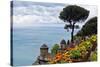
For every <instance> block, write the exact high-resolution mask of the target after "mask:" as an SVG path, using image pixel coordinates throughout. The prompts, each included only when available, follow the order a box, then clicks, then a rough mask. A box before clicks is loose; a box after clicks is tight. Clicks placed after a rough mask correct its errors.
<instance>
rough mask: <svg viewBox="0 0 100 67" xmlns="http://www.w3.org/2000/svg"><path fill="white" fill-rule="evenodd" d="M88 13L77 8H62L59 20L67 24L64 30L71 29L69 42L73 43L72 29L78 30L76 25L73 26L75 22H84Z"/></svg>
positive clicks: (75, 6) (71, 6) (70, 6)
mask: <svg viewBox="0 0 100 67" xmlns="http://www.w3.org/2000/svg"><path fill="white" fill-rule="evenodd" d="M88 15H89V11H88V10H86V9H84V8H82V7H80V6H77V5H69V6H67V7H65V8H63V11H61V12H60V16H59V18H60V19H61V20H63V21H64V22H67V23H68V24H66V25H65V27H64V28H65V29H71V30H72V31H71V41H72V42H73V34H74V29H77V28H79V26H78V25H75V24H76V23H77V22H80V21H84V20H86V19H87V17H88Z"/></svg>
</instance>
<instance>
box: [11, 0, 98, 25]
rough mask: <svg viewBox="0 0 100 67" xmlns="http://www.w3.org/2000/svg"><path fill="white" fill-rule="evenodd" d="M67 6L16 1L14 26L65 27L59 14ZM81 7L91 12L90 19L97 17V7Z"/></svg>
mask: <svg viewBox="0 0 100 67" xmlns="http://www.w3.org/2000/svg"><path fill="white" fill-rule="evenodd" d="M66 6H68V4H63V3H43V2H32V1H14V3H13V15H12V16H13V24H14V26H30V25H32V26H41V25H46V26H48V25H56V26H57V25H58V26H59V25H64V22H63V21H62V20H60V19H59V14H60V12H61V11H62V9H63V8H64V7H66ZM79 6H81V7H83V8H85V9H87V10H89V11H90V14H89V17H88V19H90V18H92V17H94V16H97V6H88V5H79ZM88 19H87V20H88Z"/></svg>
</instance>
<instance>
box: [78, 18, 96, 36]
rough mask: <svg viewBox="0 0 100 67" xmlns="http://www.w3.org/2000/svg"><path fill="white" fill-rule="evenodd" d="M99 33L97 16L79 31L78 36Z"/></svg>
mask: <svg viewBox="0 0 100 67" xmlns="http://www.w3.org/2000/svg"><path fill="white" fill-rule="evenodd" d="M92 34H97V17H93V18H91V19H90V20H88V21H87V22H86V24H85V25H83V27H82V29H81V30H80V31H79V32H78V33H77V35H78V36H88V35H92Z"/></svg>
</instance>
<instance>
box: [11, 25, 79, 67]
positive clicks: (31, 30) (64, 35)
mask: <svg viewBox="0 0 100 67" xmlns="http://www.w3.org/2000/svg"><path fill="white" fill-rule="evenodd" d="M77 31H78V30H75V32H74V33H75V34H76V33H77ZM11 32H12V33H13V40H12V41H13V44H12V45H13V48H12V49H13V65H14V66H29V65H32V63H34V62H35V61H36V59H37V56H39V55H40V47H41V45H43V44H46V45H47V46H48V47H49V52H50V51H51V48H52V47H53V45H54V44H59V43H60V41H61V40H62V39H65V40H66V42H67V40H69V39H70V33H71V31H70V30H69V31H67V30H66V29H64V27H63V26H58V27H55V26H52V27H45V26H42V27H32V26H29V27H13V31H11Z"/></svg>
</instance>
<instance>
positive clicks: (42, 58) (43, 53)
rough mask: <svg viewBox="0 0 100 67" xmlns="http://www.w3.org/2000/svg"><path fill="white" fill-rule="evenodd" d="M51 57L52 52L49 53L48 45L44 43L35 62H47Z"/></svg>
mask: <svg viewBox="0 0 100 67" xmlns="http://www.w3.org/2000/svg"><path fill="white" fill-rule="evenodd" d="M50 57H51V55H50V53H48V46H47V45H46V44H43V45H42V46H41V47H40V56H38V57H37V60H36V62H35V63H33V64H47V62H48V59H49V58H50Z"/></svg>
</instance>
